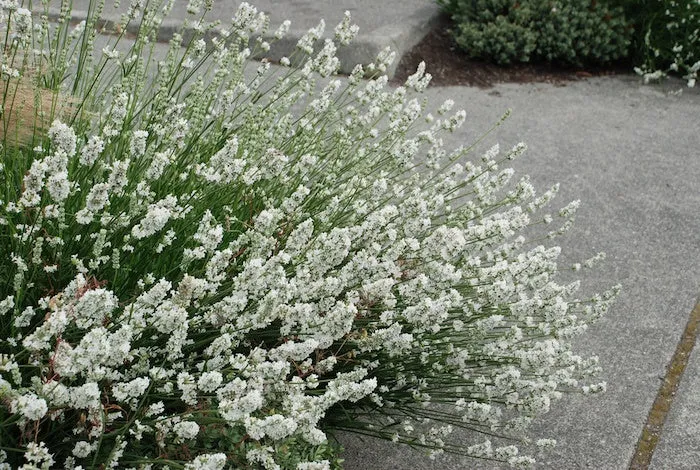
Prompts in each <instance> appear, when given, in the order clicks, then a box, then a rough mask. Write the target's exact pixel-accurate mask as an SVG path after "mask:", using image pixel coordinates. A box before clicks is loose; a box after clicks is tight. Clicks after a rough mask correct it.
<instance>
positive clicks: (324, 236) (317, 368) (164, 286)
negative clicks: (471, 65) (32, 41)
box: [0, 1, 615, 470]
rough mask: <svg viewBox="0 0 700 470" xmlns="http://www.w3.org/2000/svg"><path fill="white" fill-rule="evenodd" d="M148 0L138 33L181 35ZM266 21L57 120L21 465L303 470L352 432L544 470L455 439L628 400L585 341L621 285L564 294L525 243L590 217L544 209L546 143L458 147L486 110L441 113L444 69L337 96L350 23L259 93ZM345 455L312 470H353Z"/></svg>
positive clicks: (35, 202) (10, 270)
mask: <svg viewBox="0 0 700 470" xmlns="http://www.w3.org/2000/svg"><path fill="white" fill-rule="evenodd" d="M147 3H148V2H145V3H144V2H138V1H134V2H131V5H130V7H129V16H130V17H136V16H137V15H138V14H139V12H140V11H142V10H144V9H145V11H144V12H143V15H145V16H144V21H145V22H146V24H157V23H158V22H159V21H160V20H156V19H153V18H151V17H150V16H149V15H151V14H152V11H151V10H149V7H148V5H147ZM208 7H209V3H208V2H201V1H190V2H188V4H187V11H188V12H189V13H190V14H192V15H196V14H198V13H199V12H200V11H201V10H202V9H205V10H206V9H208ZM90 24H92V23H90V22H89V21H88V22H87V23H86V28H88V29H89V27H90V26H89V25H90ZM267 25H268V20H267V18H266V17H265V15H263V14H261V13H259V12H258V11H257V10H256V9H255V8H253V7H251V6H250V5H247V4H245V3H244V4H241V6H240V7H239V9H238V11H237V12H236V13H235V16H234V18H233V19H232V21H231V23H230V24H229V25H227V27H226V28H223V29H221V31H220V33H219V35H218V36H216V35H215V36H214V38H213V39H212V42H211V45H212V47H211V48H210V50H207V48H206V47H203V46H202V47H200V46H197V44H204V43H200V42H198V41H200V40H203V37H204V36H203V35H204V33H205V31H204V30H195V32H194V33H193V34H195V38H194V39H193V41H195V42H193V44H194V45H195V46H193V48H188V49H186V50H185V51H182V50H181V49H180V44H179V40H174V41H173V42H172V43H171V48H170V51H169V54H168V57H167V59H165V60H164V61H163V62H161V63H160V64H158V72H159V73H158V75H157V76H156V77H155V78H154V79H153V83H154V86H153V87H144V86H143V83H144V80H145V77H146V76H147V75H146V69H147V68H146V66H145V65H144V64H142V63H141V62H140V60H134V61H132V62H127V59H124V62H122V63H121V64H120V65H119V66H118V67H115V68H114V70H115V71H116V72H115V73H116V74H117V75H116V78H115V79H114V81H113V82H109V83H106V84H105V85H109V86H106V87H105V88H106V90H107V91H106V93H107V95H106V96H107V97H106V98H105V101H104V103H103V106H104V109H105V110H106V113H105V114H104V115H92V116H88V118H89V119H92V121H90V122H89V123H87V124H86V123H81V122H80V121H79V120H77V121H76V125H75V126H74V127H71V126H68V125H67V124H66V123H64V122H62V121H60V120H56V121H55V122H54V123H53V125H52V126H51V128H50V129H49V130H48V135H47V137H48V140H47V143H48V146H46V151H45V155H43V156H42V154H38V153H37V154H36V155H35V156H34V157H33V158H25V159H21V160H18V162H17V163H16V164H15V163H13V164H12V167H11V168H20V166H21V165H24V167H21V168H20V169H19V170H16V171H18V173H17V174H18V175H21V182H22V184H21V185H18V186H17V188H16V189H14V190H10V189H8V192H7V194H9V195H10V197H9V199H8V200H7V201H3V202H1V203H0V216H2V217H3V219H5V220H7V224H5V225H0V238H1V239H2V240H4V241H6V242H7V246H8V247H9V253H10V256H9V258H8V259H9V261H8V262H7V263H6V266H5V267H6V269H5V270H4V271H5V272H3V273H2V274H0V299H4V300H2V301H1V302H0V315H2V316H3V317H4V318H10V319H11V321H7V322H3V323H2V324H3V325H5V326H7V327H6V331H4V333H5V334H4V335H3V337H2V338H3V339H2V340H1V341H0V344H2V348H3V350H10V351H12V352H13V355H10V356H8V357H6V358H3V360H2V361H0V364H1V365H2V367H0V398H2V402H1V403H2V404H1V405H0V406H3V407H4V408H5V410H6V413H8V414H11V415H12V416H14V417H16V418H13V419H15V420H16V424H15V425H16V426H18V427H19V429H17V431H18V432H17V435H18V436H19V435H21V436H23V437H22V439H23V440H22V441H21V443H16V445H14V446H10V447H12V448H15V449H17V448H19V446H23V449H25V450H26V456H20V455H19V454H16V455H9V454H8V456H7V459H8V461H12V462H19V461H20V460H21V459H25V461H26V463H27V465H33V467H31V468H44V467H45V468H48V467H50V466H52V465H53V464H54V463H56V464H58V465H63V466H65V467H66V468H76V469H77V468H84V467H87V466H92V465H95V464H100V465H104V466H105V468H117V467H125V468H152V463H153V462H155V461H157V460H156V459H165V460H164V461H173V462H178V464H177V465H179V466H180V468H182V467H184V468H187V469H220V468H224V466H226V465H229V466H233V467H239V468H243V467H248V466H261V467H263V468H280V466H281V465H282V462H289V461H290V460H289V458H290V457H289V455H287V454H285V452H287V450H285V449H288V448H289V446H301V447H303V446H306V447H311V448H323V446H326V445H327V444H328V440H327V435H326V431H327V430H328V429H327V428H326V426H329V427H330V428H338V429H351V428H354V429H356V430H357V429H359V430H360V431H361V432H363V433H365V434H370V435H379V436H382V437H388V438H391V439H394V440H395V441H398V442H407V443H414V444H419V445H421V446H424V447H429V448H432V450H433V455H438V454H440V453H442V452H443V451H450V450H455V449H457V450H460V451H461V452H466V453H468V454H469V455H473V456H475V457H483V458H489V459H497V460H501V461H505V462H509V463H510V464H512V465H524V464H527V463H529V462H530V461H531V459H530V458H529V457H527V456H521V455H519V454H518V450H517V449H516V448H515V447H514V446H502V447H492V444H491V442H486V443H479V444H474V445H462V446H461V447H459V448H458V445H457V444H456V443H453V442H451V440H450V433H451V432H452V429H453V427H457V426H467V427H471V428H473V429H477V430H481V431H484V432H487V433H489V434H499V435H505V434H513V433H519V432H522V431H523V430H524V428H525V427H526V426H527V424H528V423H529V422H530V421H531V420H532V419H533V418H534V417H535V416H537V415H538V414H541V413H545V412H547V411H548V410H549V408H550V406H551V404H552V403H553V402H554V401H555V400H556V399H558V398H559V397H560V396H561V394H562V392H563V391H566V390H575V389H578V390H581V391H583V392H584V393H594V392H600V391H603V390H604V385H603V384H597V385H591V384H590V383H588V381H587V377H588V376H589V375H591V374H593V373H595V372H596V371H597V363H596V361H595V359H586V358H582V357H579V356H577V355H575V354H574V353H573V352H572V351H571V349H570V343H569V342H568V339H569V338H570V337H571V336H573V335H576V334H579V333H581V332H583V331H585V329H586V327H587V325H588V324H589V323H590V322H591V321H593V320H595V319H596V318H598V317H599V316H600V315H601V314H603V313H604V312H605V311H606V310H607V309H608V308H609V306H610V304H611V302H612V300H613V298H614V294H615V291H614V290H613V291H610V292H608V293H605V294H603V295H599V296H594V297H593V298H592V299H590V300H579V299H577V298H575V297H574V295H575V294H576V291H577V289H578V284H577V283H572V284H564V285H562V284H559V283H558V282H557V280H556V272H557V264H556V262H557V258H558V256H559V253H560V250H559V249H558V248H546V247H542V246H531V245H530V244H528V243H527V242H526V240H525V238H524V236H523V235H522V233H523V231H524V230H526V229H528V230H529V229H530V228H531V226H534V225H537V224H539V223H540V221H541V220H543V219H544V220H546V221H547V222H553V220H554V219H555V218H556V219H557V220H560V221H561V224H560V225H559V226H556V227H555V228H554V229H552V230H551V232H550V234H551V235H552V236H556V235H558V234H560V233H563V232H564V231H566V229H568V227H569V226H570V222H571V220H572V219H573V216H574V214H575V211H576V208H577V207H578V203H577V202H575V203H572V204H570V205H567V206H565V207H564V208H563V209H561V210H560V211H558V212H557V211H555V212H554V216H551V215H540V214H539V212H540V211H541V210H543V208H544V207H545V206H546V205H547V204H548V203H549V202H550V200H551V199H552V198H553V196H554V193H555V192H556V189H553V190H551V191H548V192H546V193H544V194H542V195H539V196H538V195H537V194H536V192H535V190H534V188H533V187H532V185H531V184H530V182H529V180H528V179H527V178H523V179H521V180H520V181H518V182H511V180H512V177H513V171H512V170H509V169H501V168H500V166H501V165H502V163H503V162H504V161H507V160H510V159H512V158H515V157H517V156H518V155H520V154H521V153H522V152H523V151H524V145H522V144H519V145H517V146H516V147H514V148H513V149H512V150H510V151H508V152H505V153H503V154H502V153H501V152H500V149H499V148H498V147H494V148H492V149H491V150H489V151H488V152H486V153H485V154H484V155H483V157H482V158H480V159H479V158H476V159H474V158H469V157H468V156H466V155H464V151H463V150H462V149H458V150H455V151H452V152H450V151H448V150H446V149H445V148H444V147H443V134H445V133H448V132H453V131H454V130H456V129H457V128H459V127H460V126H461V125H462V123H463V122H464V120H465V117H466V114H465V112H464V111H461V110H460V111H456V112H454V111H453V106H454V102H452V101H447V102H445V103H444V104H443V105H442V106H440V107H439V109H437V110H436V111H435V112H436V116H437V117H435V116H433V115H432V114H428V115H427V116H426V112H425V109H424V106H425V105H424V104H423V103H422V101H421V100H420V99H419V97H418V96H417V95H418V94H419V93H420V92H422V91H423V90H424V89H425V88H426V87H427V86H428V83H429V81H430V75H429V74H426V73H425V66H424V64H421V66H420V67H419V69H418V71H417V72H416V74H414V75H413V76H411V77H410V78H409V79H408V81H407V82H406V84H405V86H400V87H394V88H392V87H390V86H389V85H388V82H387V79H386V77H385V76H382V77H375V78H372V79H369V80H363V79H362V78H361V77H363V75H364V72H365V70H364V69H363V68H362V67H358V68H357V69H356V72H355V73H353V75H352V76H351V77H350V78H349V79H348V80H339V79H334V80H330V81H325V82H323V83H324V85H323V86H318V85H317V83H316V80H317V79H318V78H325V77H327V76H328V75H330V74H333V73H335V71H336V70H337V69H338V59H337V58H336V57H335V53H336V40H337V44H345V43H346V42H347V41H349V40H351V39H352V37H353V36H354V35H355V34H356V33H357V28H356V27H354V26H352V25H351V24H350V18H349V15H346V17H345V18H344V19H343V22H342V23H341V24H340V25H338V27H337V28H336V29H335V34H336V40H332V39H326V40H325V41H324V42H323V46H322V47H321V49H320V50H319V51H318V52H317V53H314V46H315V45H316V42H317V41H319V40H320V39H321V37H322V35H323V31H324V29H325V23H323V22H321V23H320V24H319V25H318V26H317V27H316V28H313V29H312V30H311V31H309V33H308V34H307V35H306V36H304V37H303V38H302V39H301V40H300V41H299V44H298V47H299V51H298V53H299V54H301V55H303V56H304V59H305V62H304V63H303V65H302V66H301V67H300V69H298V70H290V71H288V72H289V73H286V72H285V73H283V74H282V75H280V76H278V77H277V78H276V79H275V80H270V78H271V77H272V76H273V74H274V73H276V72H275V71H270V69H269V67H268V65H269V64H268V65H265V64H263V65H261V66H260V67H259V68H258V70H257V72H256V74H255V78H254V79H253V80H252V81H247V80H246V79H245V78H244V74H243V68H244V67H245V64H246V59H247V57H248V56H249V54H250V50H249V49H248V48H247V46H246V45H247V44H248V41H249V40H250V37H251V36H252V35H259V34H260V33H261V32H264V30H265V29H266V28H267ZM93 26H94V24H93ZM286 29H288V25H287V24H283V26H282V28H281V31H280V33H279V35H280V37H281V36H282V35H283V34H284V32H285V31H286ZM144 34H145V33H144ZM180 39H181V38H180ZM147 42H148V35H146V36H143V37H142V36H139V38H137V45H139V44H140V46H139V47H143V46H144V45H145V44H146V43H147ZM192 49H197V50H196V51H193V50H192ZM136 51H138V50H136ZM130 56H131V53H129V54H126V57H130ZM200 59H202V60H205V59H206V60H209V61H210V62H208V63H209V64H210V65H211V67H210V68H209V70H208V72H205V71H200V72H197V70H196V68H194V67H189V66H188V67H184V69H186V70H191V71H192V73H201V75H198V76H194V77H193V78H191V79H190V78H189V76H188V77H185V76H184V75H183V74H182V70H183V68H181V67H179V65H178V64H182V63H183V62H187V61H190V62H187V63H189V64H192V63H196V62H197V61H198V60H200ZM103 60H105V61H107V60H109V61H113V60H116V61H118V60H120V59H119V58H112V59H108V58H105V59H103ZM392 60H393V55H392V53H391V52H390V51H383V52H382V53H381V54H380V55H379V57H378V58H377V60H376V63H374V64H370V65H369V66H368V67H367V70H368V71H370V72H376V71H383V70H385V69H386V67H387V66H388V64H389V63H391V61H392ZM109 63H111V62H105V64H109ZM105 67H107V65H105ZM188 73H190V72H188ZM88 79H89V75H88V77H87V78H85V77H84V78H83V80H88ZM76 80H77V79H76ZM180 80H182V81H180ZM85 83H90V82H89V81H88V82H85ZM85 83H84V82H78V83H77V84H76V89H79V90H83V89H85V88H82V87H83V86H84V85H85ZM85 86H86V87H87V85H85ZM66 122H68V121H66ZM426 123H427V124H426ZM88 124H89V125H88ZM86 129H89V130H86ZM32 155H33V154H32ZM8 166H9V164H8ZM0 171H3V170H0ZM5 171H8V170H7V169H5ZM42 266H46V267H49V269H35V267H42ZM5 326H3V328H5ZM432 402H440V403H443V404H451V405H452V406H453V408H454V410H455V413H454V414H453V415H451V417H450V416H447V415H445V414H444V413H440V412H437V411H435V409H434V408H432V406H431V403H432ZM338 410H342V412H340V413H339V412H338ZM367 410H374V413H375V414H374V415H372V417H371V419H366V411H367ZM346 416H348V417H350V420H349V421H348V420H346V419H344V418H345V417H346ZM416 417H419V418H420V419H419V422H416V420H415V418H416ZM384 420H386V421H387V424H388V423H390V422H391V423H394V424H395V426H393V427H392V426H387V427H385V428H382V427H378V426H376V422H377V421H379V422H383V421H384ZM414 424H416V426H414ZM417 424H420V425H417ZM426 426H428V427H429V429H428V430H427V431H420V430H419V429H423V428H425V427H426ZM56 429H60V430H61V432H55V430H56ZM384 429H386V430H388V431H385V430H384ZM27 436H30V437H27ZM56 436H59V437H56ZM64 438H65V439H66V442H64ZM67 441H70V445H68V443H67ZM212 443H216V445H222V446H226V447H227V449H235V450H232V451H231V452H228V453H211V449H212V448H215V447H212ZM547 445H549V441H546V440H543V441H542V446H545V447H546V446H547ZM322 457H323V458H319V459H317V460H308V461H307V460H298V459H297V461H295V463H294V464H293V467H292V468H297V469H300V470H304V469H306V470H311V469H328V468H331V461H330V460H328V458H329V456H328V455H324V456H322ZM12 459H14V460H12ZM27 468H29V467H27Z"/></svg>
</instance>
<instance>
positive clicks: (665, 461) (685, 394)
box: [650, 343, 700, 470]
mask: <svg viewBox="0 0 700 470" xmlns="http://www.w3.org/2000/svg"><path fill="white" fill-rule="evenodd" d="M695 346H696V350H695V352H694V354H693V355H692V356H691V360H690V362H689V363H688V366H687V368H686V372H685V374H684V376H683V380H682V381H681V385H680V387H679V389H678V392H677V395H676V399H675V400H674V403H673V406H672V407H671V411H670V413H669V415H668V418H667V420H666V424H665V425H664V431H663V433H662V434H661V440H660V441H659V444H658V446H657V448H656V452H655V453H654V458H653V459H652V461H651V466H650V468H652V469H654V470H666V469H671V468H672V469H675V470H691V469H697V468H700V354H699V353H700V351H697V347H698V344H697V343H696V345H695Z"/></svg>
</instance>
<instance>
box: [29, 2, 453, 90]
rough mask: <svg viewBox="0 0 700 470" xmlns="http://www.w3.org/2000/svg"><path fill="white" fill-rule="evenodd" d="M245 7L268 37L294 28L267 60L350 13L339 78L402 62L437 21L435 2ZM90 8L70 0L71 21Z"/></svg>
mask: <svg viewBox="0 0 700 470" xmlns="http://www.w3.org/2000/svg"><path fill="white" fill-rule="evenodd" d="M129 3H130V2H129V0H122V1H121V4H120V6H119V8H116V9H115V8H113V7H112V4H113V2H112V1H110V0H107V2H106V6H105V9H104V14H103V15H102V16H103V18H104V19H106V20H108V21H111V22H113V23H117V22H118V21H119V17H120V15H121V14H122V13H124V12H125V11H126V10H127V8H128V6H129ZM240 3H241V2H240V1H239V0H214V1H213V7H212V9H211V11H209V12H208V14H207V15H206V19H207V20H209V21H213V20H221V21H222V22H223V24H224V25H225V24H226V22H227V21H228V20H230V18H231V16H232V15H233V13H234V12H235V11H236V9H237V8H238V5H239V4H240ZM248 3H251V4H252V5H254V6H255V7H257V9H258V10H259V11H264V12H265V13H267V14H268V15H269V16H270V24H271V28H270V32H269V34H270V36H271V35H272V34H274V32H275V29H276V28H277V26H279V25H280V24H281V23H282V22H283V21H284V20H290V21H291V23H292V24H291V27H290V30H289V33H288V35H287V36H286V37H285V38H284V39H283V40H281V41H278V42H276V43H275V44H273V46H272V49H271V50H270V52H269V53H268V54H266V57H268V58H270V59H273V60H278V59H280V58H281V57H283V56H289V55H290V54H291V53H292V52H293V51H294V49H295V47H296V43H297V41H298V40H299V38H300V37H301V36H302V35H303V34H304V33H305V32H306V31H307V30H308V29H309V28H313V27H315V26H316V25H317V24H318V22H319V20H320V19H321V18H323V19H324V20H325V21H326V33H327V35H328V36H332V34H333V28H335V25H336V24H338V23H339V22H340V21H341V20H342V19H343V14H344V12H345V11H346V10H347V11H349V12H350V14H351V15H352V19H353V22H354V23H355V24H357V25H358V26H359V27H360V32H359V34H358V36H357V38H356V39H355V41H354V42H353V44H352V45H351V46H349V47H340V48H339V50H338V54H337V56H338V58H339V59H340V61H341V64H342V68H341V72H343V73H350V72H351V71H352V68H353V67H354V66H355V65H356V64H368V63H370V62H372V61H373V60H374V59H375V58H376V57H377V54H378V53H379V52H380V51H381V50H383V49H384V48H386V47H387V46H389V47H391V48H392V50H394V51H396V53H397V56H398V57H401V56H402V55H403V54H404V53H405V52H407V51H409V50H410V49H411V48H412V47H413V46H414V45H416V44H418V42H420V40H421V39H423V37H424V36H425V35H426V34H427V33H428V31H429V30H430V26H431V25H432V24H433V23H434V22H435V21H436V20H437V18H438V15H439V8H438V6H437V4H436V2H434V1H433V0H401V1H396V0H393V1H384V0H382V1H374V0H353V1H345V2H339V1H337V0H288V1H279V0H277V1H276V0H252V1H249V2H248ZM54 4H57V2H56V1H55V0H53V1H52V2H51V5H54ZM89 4H90V0H73V12H72V15H73V18H74V19H76V20H81V19H84V18H85V17H86V13H87V10H88V5H89ZM187 4H188V2H187V1H186V0H176V1H175V5H174V7H173V10H172V12H171V14H170V15H169V17H168V18H167V19H166V20H165V21H164V22H163V27H162V28H161V31H160V35H159V38H158V39H159V40H162V41H167V40H168V39H169V38H170V37H172V34H173V33H174V32H175V31H177V30H178V29H179V28H180V27H181V25H182V24H183V21H184V20H185V19H187V18H189V19H193V18H194V17H192V16H190V15H188V14H187ZM39 8H40V7H39ZM53 11H54V12H58V8H53ZM132 26H133V28H134V29H135V28H136V27H137V25H135V24H134V25H132ZM268 39H269V38H268ZM397 64H398V61H396V62H394V64H393V66H392V67H390V68H388V70H387V72H386V73H387V75H388V76H389V78H391V77H392V76H393V74H394V71H395V69H396V65H397Z"/></svg>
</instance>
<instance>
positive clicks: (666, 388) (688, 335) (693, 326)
mask: <svg viewBox="0 0 700 470" xmlns="http://www.w3.org/2000/svg"><path fill="white" fill-rule="evenodd" d="M699 325H700V299H699V301H698V302H697V303H696V305H695V307H694V308H693V311H692V312H690V317H689V318H688V323H687V324H686V326H685V330H684V331H683V335H682V336H681V339H680V341H679V342H678V345H677V346H676V351H675V352H674V354H673V357H672V358H671V362H670V363H669V365H668V368H667V369H666V375H665V377H664V378H663V381H662V383H661V387H660V388H659V392H658V393H657V395H656V399H655V400H654V404H653V405H652V407H651V410H649V416H648V417H647V421H646V423H645V424H644V428H643V429H642V435H641V436H640V437H639V441H638V442H637V448H636V450H635V453H634V455H633V456H632V461H631V462H630V466H629V470H643V469H647V468H649V465H650V464H651V459H652V457H653V455H654V450H655V449H656V445H657V444H658V443H659V439H660V438H661V433H662V432H663V427H664V423H665V421H666V417H667V416H668V412H669V410H670V409H671V405H672V404H673V400H674V398H675V396H676V391H677V390H678V387H679V385H680V382H681V379H682V378H683V373H684V372H685V368H686V366H687V365H688V360H689V359H690V354H691V353H692V351H693V347H694V346H695V342H696V339H697V337H698V333H699V332H700V331H699V328H698V327H699Z"/></svg>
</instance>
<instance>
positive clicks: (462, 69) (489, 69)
mask: <svg viewBox="0 0 700 470" xmlns="http://www.w3.org/2000/svg"><path fill="white" fill-rule="evenodd" d="M451 27H452V22H451V21H450V19H449V17H447V16H446V15H443V16H442V17H441V18H440V19H439V21H437V23H436V25H435V27H434V28H433V30H432V31H431V32H430V33H428V35H427V36H426V37H425V38H424V39H423V40H422V41H421V42H420V43H419V44H418V45H416V46H415V47H414V48H413V49H412V50H411V51H409V52H408V53H406V54H405V55H404V56H403V58H402V59H401V61H400V63H399V65H398V68H397V70H396V74H395V75H394V81H395V82H398V83H401V82H403V81H405V80H406V78H407V77H408V76H409V75H411V74H413V73H414V72H415V71H416V67H417V66H418V64H419V63H420V62H421V61H424V62H425V64H426V69H427V71H428V72H429V73H430V74H431V75H432V76H433V79H432V81H431V84H432V85H433V86H450V85H466V86H476V87H480V88H490V87H493V86H494V85H495V84H497V83H536V82H542V83H552V84H555V85H558V86H565V85H566V83H567V82H571V81H574V80H581V79H584V78H588V77H594V76H603V75H615V74H629V73H630V71H631V70H632V67H631V66H630V65H629V64H625V63H620V64H613V65H610V66H607V67H585V68H581V67H567V66H558V65H555V64H513V65H508V66H500V65H495V64H492V63H488V62H484V61H480V60H474V59H470V58H469V57H467V55H466V54H465V53H464V52H462V51H461V50H460V49H459V47H458V46H457V45H456V44H455V42H454V41H453V40H452V37H451V36H450V34H449V33H448V30H449V29H450V28H451Z"/></svg>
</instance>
